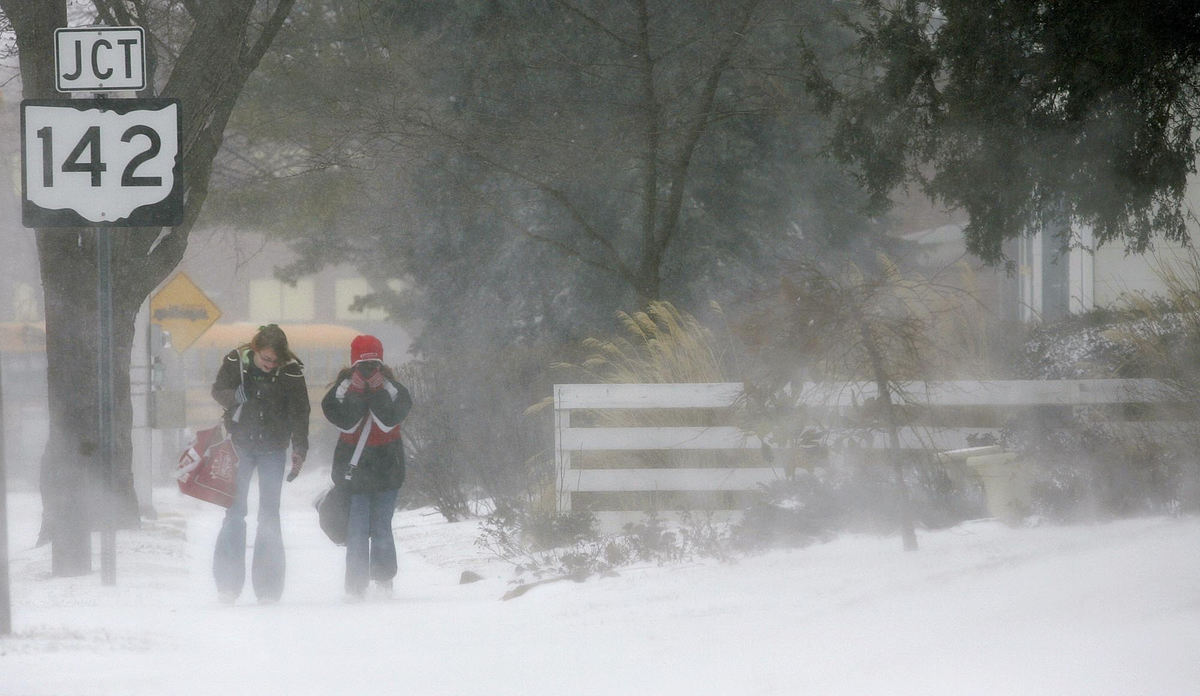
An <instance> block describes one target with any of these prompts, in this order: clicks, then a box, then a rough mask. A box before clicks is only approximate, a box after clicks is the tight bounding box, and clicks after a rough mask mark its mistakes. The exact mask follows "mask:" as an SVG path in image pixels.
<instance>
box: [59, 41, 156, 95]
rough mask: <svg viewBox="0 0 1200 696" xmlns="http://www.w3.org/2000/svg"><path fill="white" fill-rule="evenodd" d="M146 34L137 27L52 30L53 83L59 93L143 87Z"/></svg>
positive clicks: (135, 89)
mask: <svg viewBox="0 0 1200 696" xmlns="http://www.w3.org/2000/svg"><path fill="white" fill-rule="evenodd" d="M145 42H146V33H145V31H143V29H142V28H141V27H80V28H63V29H55V30H54V62H55V71H54V83H55V85H56V86H57V87H58V91H60V92H101V91H106V90H129V91H137V90H140V89H145V88H146V46H145Z"/></svg>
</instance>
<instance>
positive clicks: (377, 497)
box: [346, 488, 398, 595]
mask: <svg viewBox="0 0 1200 696" xmlns="http://www.w3.org/2000/svg"><path fill="white" fill-rule="evenodd" d="M397 493H398V491H397V490H396V489H394V488H393V489H391V490H386V491H379V492H377V493H355V494H354V495H351V496H350V521H349V525H348V526H347V528H346V592H348V593H350V594H355V595H361V594H362V593H364V592H365V591H366V589H367V581H368V580H374V581H376V582H386V581H389V580H391V579H392V578H394V577H396V541H395V539H393V538H392V513H393V512H395V511H396V494H397Z"/></svg>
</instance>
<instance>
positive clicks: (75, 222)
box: [21, 99, 183, 227]
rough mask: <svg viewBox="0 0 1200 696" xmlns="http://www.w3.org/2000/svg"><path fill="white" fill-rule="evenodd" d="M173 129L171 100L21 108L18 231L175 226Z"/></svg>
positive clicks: (178, 206)
mask: <svg viewBox="0 0 1200 696" xmlns="http://www.w3.org/2000/svg"><path fill="white" fill-rule="evenodd" d="M179 123H180V114H179V101H178V100H176V99H71V100H26V101H25V102H22V104H21V131H22V141H21V152H22V165H23V172H22V184H23V191H24V196H23V198H22V217H23V222H24V224H25V226H27V227H81V226H84V227H86V226H90V225H112V226H127V227H133V226H163V225H175V224H179V221H180V220H181V218H182V215H183V196H182V189H183V182H182V181H181V167H180V160H181V155H180V147H179Z"/></svg>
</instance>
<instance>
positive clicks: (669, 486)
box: [554, 379, 1170, 521]
mask: <svg viewBox="0 0 1200 696" xmlns="http://www.w3.org/2000/svg"><path fill="white" fill-rule="evenodd" d="M743 390H744V388H743V385H742V384H740V383H714V384H559V385H555V387H554V422H555V428H554V451H555V463H556V467H557V486H558V490H557V494H558V497H557V502H558V510H559V511H560V512H567V511H570V510H572V509H573V508H574V507H576V503H575V501H573V500H572V498H573V497H576V496H581V495H582V496H584V497H586V496H587V495H588V494H597V493H599V494H606V493H624V492H650V493H669V492H683V491H692V492H695V491H708V492H731V491H748V490H754V489H756V488H758V487H759V485H760V484H762V483H766V482H770V481H772V480H776V479H780V478H783V470H782V468H781V467H780V466H770V465H768V463H767V462H765V461H764V460H763V458H762V457H761V456H758V455H756V454H749V453H747V454H746V456H743V457H741V458H738V459H740V461H739V462H738V465H736V466H718V467H700V468H640V467H639V468H629V467H627V466H626V467H622V468H607V467H605V466H604V465H603V459H600V461H599V462H596V461H593V462H589V463H588V464H587V465H586V466H579V465H575V466H573V464H574V463H575V461H574V460H573V456H577V455H580V454H583V453H588V452H619V451H652V450H726V451H730V450H760V449H761V446H762V443H761V442H760V440H759V439H758V438H756V437H754V436H753V435H749V434H747V433H746V432H744V431H743V430H742V429H741V428H739V427H737V426H736V425H734V424H733V421H734V419H733V417H732V415H731V416H730V420H729V423H728V424H726V425H716V426H622V427H612V426H603V425H599V426H597V425H585V424H580V423H575V424H573V423H572V413H577V414H578V413H579V412H593V413H599V412H605V411H610V412H611V411H614V410H635V411H637V412H649V411H650V410H655V409H657V410H664V409H670V410H675V409H733V408H736V407H738V406H739V404H740V403H741V402H742V397H743ZM793 396H794V398H795V399H796V400H797V401H798V402H801V403H803V404H805V405H806V406H807V407H810V408H813V409H816V410H825V412H826V413H827V414H831V415H833V416H835V415H836V414H838V413H845V412H847V411H849V410H851V409H854V408H856V407H859V406H861V405H863V404H865V403H867V402H868V401H869V400H871V399H874V398H875V397H876V396H877V391H876V388H875V385H874V384H873V383H861V382H860V383H845V384H839V385H830V384H816V383H809V384H804V385H802V386H800V387H799V388H798V389H797V391H796V392H795V393H794V395H793ZM1169 399H1170V390H1169V389H1168V388H1167V387H1166V386H1165V385H1164V384H1162V383H1160V382H1158V381H1156V380H1120V379H1094V380H1011V381H955V382H915V383H911V384H906V385H902V387H901V389H900V391H899V394H898V395H893V401H894V402H897V403H901V404H903V405H906V406H921V407H943V408H946V407H948V408H950V409H954V408H955V407H976V406H991V407H997V406H999V407H1014V408H1020V407H1029V406H1039V405H1041V406H1046V405H1055V406H1071V407H1081V406H1100V405H1111V404H1130V403H1157V402H1162V401H1165V400H1169ZM590 420H592V421H594V420H597V419H596V418H594V417H593V418H592V419H590ZM600 420H602V419H600ZM832 420H836V418H832ZM997 431H998V428H997V427H994V426H993V427H969V426H968V427H963V426H956V427H938V426H936V425H934V426H931V425H928V424H922V425H908V426H905V427H902V428H901V429H900V433H899V434H900V442H901V447H903V448H912V449H923V450H931V451H946V450H956V449H961V448H964V447H967V446H969V445H970V444H971V442H970V441H969V440H968V436H970V435H973V434H976V435H980V434H984V433H989V434H995V433H997ZM825 434H826V436H827V437H831V436H832V437H838V436H848V437H853V438H854V439H855V440H856V441H857V442H859V443H860V445H861V446H862V448H863V449H872V448H882V447H885V446H886V442H887V437H888V436H887V433H886V432H884V431H880V430H876V431H871V430H866V429H863V428H859V427H855V428H849V427H847V428H841V429H840V430H839V429H838V428H834V429H831V430H827V431H826V433H825ZM592 459H594V458H592ZM592 497H595V496H592ZM588 509H590V510H592V511H593V512H595V513H596V514H597V516H598V517H604V516H605V515H606V514H607V512H609V511H605V510H603V509H597V508H596V507H595V506H594V505H589V506H588ZM626 512H629V511H626ZM639 514H640V513H639ZM616 518H617V520H621V519H624V520H628V519H629V518H630V515H628V514H618V515H617V516H616ZM602 521H603V520H602Z"/></svg>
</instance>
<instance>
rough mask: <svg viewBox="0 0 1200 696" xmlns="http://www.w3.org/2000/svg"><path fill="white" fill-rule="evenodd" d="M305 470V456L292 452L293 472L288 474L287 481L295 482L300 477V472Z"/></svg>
mask: <svg viewBox="0 0 1200 696" xmlns="http://www.w3.org/2000/svg"><path fill="white" fill-rule="evenodd" d="M303 468H304V455H303V454H300V453H299V452H292V470H291V471H289V472H288V475H287V480H288V481H295V480H296V477H297V476H299V475H300V470H301V469H303Z"/></svg>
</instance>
